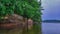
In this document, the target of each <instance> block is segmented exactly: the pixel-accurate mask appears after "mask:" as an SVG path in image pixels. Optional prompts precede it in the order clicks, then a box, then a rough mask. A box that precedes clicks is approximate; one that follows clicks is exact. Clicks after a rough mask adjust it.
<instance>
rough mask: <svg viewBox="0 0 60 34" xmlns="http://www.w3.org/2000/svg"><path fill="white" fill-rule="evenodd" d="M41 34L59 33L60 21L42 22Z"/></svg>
mask: <svg viewBox="0 0 60 34" xmlns="http://www.w3.org/2000/svg"><path fill="white" fill-rule="evenodd" d="M42 34H60V23H42Z"/></svg>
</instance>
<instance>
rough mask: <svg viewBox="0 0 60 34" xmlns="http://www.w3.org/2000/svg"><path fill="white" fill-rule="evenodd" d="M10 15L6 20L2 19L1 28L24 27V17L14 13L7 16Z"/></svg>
mask: <svg viewBox="0 0 60 34" xmlns="http://www.w3.org/2000/svg"><path fill="white" fill-rule="evenodd" d="M6 17H8V18H7V19H5V20H2V21H1V22H2V23H0V28H1V29H12V28H17V27H19V28H22V27H23V17H22V16H19V15H16V14H14V15H13V16H6Z"/></svg>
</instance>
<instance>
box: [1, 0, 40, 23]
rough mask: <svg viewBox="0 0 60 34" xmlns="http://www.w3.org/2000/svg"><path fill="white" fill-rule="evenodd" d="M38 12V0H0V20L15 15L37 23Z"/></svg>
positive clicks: (38, 19)
mask: <svg viewBox="0 0 60 34" xmlns="http://www.w3.org/2000/svg"><path fill="white" fill-rule="evenodd" d="M39 10H40V9H39V2H38V0H0V19H1V18H2V17H4V16H6V15H13V14H14V13H15V14H18V15H21V16H23V17H25V18H31V19H32V20H34V21H37V22H39V21H40V17H41V11H39Z"/></svg>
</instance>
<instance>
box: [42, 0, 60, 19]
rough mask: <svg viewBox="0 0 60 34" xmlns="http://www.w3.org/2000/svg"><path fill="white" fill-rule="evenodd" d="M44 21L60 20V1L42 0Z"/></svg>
mask: <svg viewBox="0 0 60 34" xmlns="http://www.w3.org/2000/svg"><path fill="white" fill-rule="evenodd" d="M42 7H43V8H44V9H45V10H43V11H42V13H43V15H42V20H50V19H52V20H53V19H56V20H60V0H42Z"/></svg>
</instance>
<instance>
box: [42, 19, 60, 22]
mask: <svg viewBox="0 0 60 34" xmlns="http://www.w3.org/2000/svg"><path fill="white" fill-rule="evenodd" d="M42 22H54V23H55V22H60V20H43V21H42Z"/></svg>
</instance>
